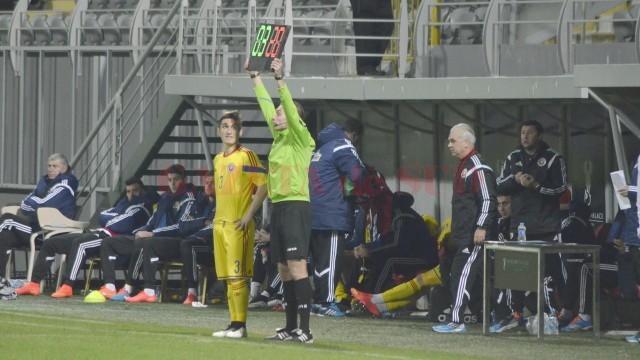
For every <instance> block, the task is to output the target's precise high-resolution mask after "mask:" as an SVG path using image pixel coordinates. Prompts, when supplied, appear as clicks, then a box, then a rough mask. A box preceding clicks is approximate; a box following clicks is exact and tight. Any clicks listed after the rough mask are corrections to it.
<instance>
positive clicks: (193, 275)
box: [125, 176, 216, 305]
mask: <svg viewBox="0 0 640 360" xmlns="http://www.w3.org/2000/svg"><path fill="white" fill-rule="evenodd" d="M193 208H195V212H194V213H193V215H194V216H188V217H187V218H186V219H184V218H183V219H181V220H180V222H179V224H178V229H179V236H174V237H171V236H152V237H148V238H143V239H140V240H138V241H139V242H142V252H140V253H139V254H138V258H137V259H136V262H137V263H139V262H140V257H142V271H143V272H142V273H143V277H144V291H141V292H139V293H138V295H136V296H133V297H128V298H125V301H126V302H133V303H139V302H155V301H156V293H155V289H154V285H155V283H156V271H158V262H159V261H167V260H178V259H179V260H180V261H181V262H182V264H183V268H184V270H185V276H186V278H187V286H188V290H187V296H186V299H185V301H184V302H183V304H185V305H191V304H192V303H193V302H194V301H197V296H198V293H197V290H196V289H197V286H198V280H197V274H198V271H197V269H196V266H197V261H196V254H197V250H198V247H201V248H202V249H207V248H208V250H209V251H212V249H211V246H212V241H213V233H212V230H213V222H212V221H213V216H214V214H215V211H216V200H215V191H214V185H213V177H212V176H206V177H205V179H204V193H200V194H198V195H197V196H196V201H195V203H194V204H193V206H192V209H193ZM186 236H188V238H186V239H185V238H184V237H186ZM194 247H196V248H194Z"/></svg>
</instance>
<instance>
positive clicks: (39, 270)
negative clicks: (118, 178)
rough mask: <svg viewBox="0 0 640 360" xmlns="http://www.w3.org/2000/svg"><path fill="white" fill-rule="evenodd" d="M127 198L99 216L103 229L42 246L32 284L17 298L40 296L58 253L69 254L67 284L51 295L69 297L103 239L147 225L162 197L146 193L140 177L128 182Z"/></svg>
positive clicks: (57, 237) (151, 192)
mask: <svg viewBox="0 0 640 360" xmlns="http://www.w3.org/2000/svg"><path fill="white" fill-rule="evenodd" d="M125 186H126V196H125V197H123V198H122V199H121V200H120V201H118V203H117V204H116V205H115V206H114V207H112V208H110V209H107V210H104V211H102V212H101V213H100V216H99V217H98V221H99V222H100V225H101V226H102V227H100V228H97V229H93V230H90V231H89V232H87V233H83V234H65V235H59V236H54V237H52V238H50V239H48V240H47V241H45V242H44V243H43V244H42V248H41V249H40V252H39V253H38V257H37V258H36V262H35V264H34V266H33V275H32V276H31V282H29V283H28V284H26V285H25V286H23V287H21V288H20V289H18V290H17V293H18V295H35V296H39V295H40V281H42V279H43V278H44V276H45V275H46V273H47V270H48V269H49V268H50V266H51V261H53V259H54V256H55V254H66V255H67V268H66V270H65V281H64V284H63V285H62V286H61V287H60V288H59V289H58V290H57V291H56V292H55V293H53V294H52V295H51V297H53V298H70V297H71V296H72V295H73V292H72V290H73V283H74V282H75V280H76V278H77V276H78V272H79V271H80V269H81V268H82V264H84V261H85V259H86V256H87V255H89V256H92V255H95V256H97V255H98V254H99V248H100V245H101V244H102V239H104V238H107V237H111V236H115V235H128V234H131V233H132V232H133V231H134V230H135V229H137V228H139V227H140V226H142V225H144V224H145V223H146V222H147V221H148V220H149V218H150V217H151V213H152V212H153V205H154V204H155V203H156V202H158V199H159V196H158V193H156V192H155V191H147V190H146V189H145V188H144V184H143V183H142V181H141V180H140V179H139V178H131V179H128V180H127V181H125Z"/></svg>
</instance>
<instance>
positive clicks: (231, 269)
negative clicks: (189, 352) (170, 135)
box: [213, 111, 267, 339]
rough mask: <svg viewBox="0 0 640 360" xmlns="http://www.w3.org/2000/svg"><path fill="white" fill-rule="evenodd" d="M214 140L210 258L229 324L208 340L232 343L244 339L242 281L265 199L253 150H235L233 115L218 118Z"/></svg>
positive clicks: (249, 271)
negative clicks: (223, 290) (217, 148)
mask: <svg viewBox="0 0 640 360" xmlns="http://www.w3.org/2000/svg"><path fill="white" fill-rule="evenodd" d="M218 135H219V136H220V139H221V140H222V143H223V146H224V151H223V152H221V153H219V154H218V155H216V157H215V158H214V160H213V165H214V166H213V167H214V174H215V185H216V203H217V205H218V208H217V210H216V216H215V218H214V221H213V223H214V225H213V239H214V240H213V256H214V260H215V265H216V274H217V276H218V279H219V280H226V281H227V302H228V305H229V312H230V313H231V324H229V326H228V327H227V328H226V329H224V330H221V331H216V332H214V333H213V336H214V337H226V338H232V339H238V338H243V337H246V336H247V327H246V324H247V307H248V305H249V287H248V284H247V280H248V279H250V278H251V277H252V276H253V251H252V250H253V245H254V236H255V224H254V222H253V214H255V212H256V210H258V208H260V206H261V205H262V202H263V201H264V199H265V198H266V197H267V170H266V169H265V168H264V167H263V166H262V164H261V163H260V160H259V159H258V156H257V155H256V154H255V153H254V152H253V151H251V150H249V149H247V148H245V147H244V146H242V145H240V137H241V136H242V118H241V117H240V113H239V112H237V111H232V112H228V113H225V114H223V115H222V117H221V118H220V122H219V124H218ZM254 192H255V194H254ZM252 195H253V200H252V199H251V197H252Z"/></svg>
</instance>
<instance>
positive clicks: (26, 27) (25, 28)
mask: <svg viewBox="0 0 640 360" xmlns="http://www.w3.org/2000/svg"><path fill="white" fill-rule="evenodd" d="M20 26H21V30H20V45H26V46H29V45H32V44H33V40H34V39H33V30H32V29H31V23H30V22H29V19H28V18H27V17H26V16H25V17H24V18H23V19H22V23H21V25H20Z"/></svg>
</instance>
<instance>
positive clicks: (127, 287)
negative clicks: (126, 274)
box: [123, 284, 133, 294]
mask: <svg viewBox="0 0 640 360" xmlns="http://www.w3.org/2000/svg"><path fill="white" fill-rule="evenodd" d="M123 289H124V291H126V292H128V293H129V294H131V292H132V291H133V287H132V286H131V285H129V284H124V287H123Z"/></svg>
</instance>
